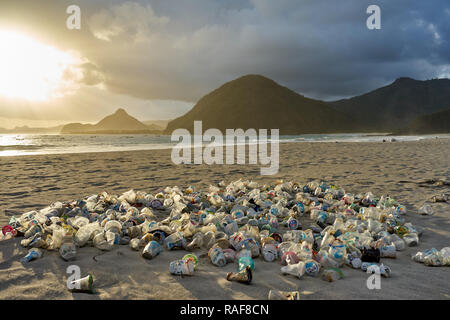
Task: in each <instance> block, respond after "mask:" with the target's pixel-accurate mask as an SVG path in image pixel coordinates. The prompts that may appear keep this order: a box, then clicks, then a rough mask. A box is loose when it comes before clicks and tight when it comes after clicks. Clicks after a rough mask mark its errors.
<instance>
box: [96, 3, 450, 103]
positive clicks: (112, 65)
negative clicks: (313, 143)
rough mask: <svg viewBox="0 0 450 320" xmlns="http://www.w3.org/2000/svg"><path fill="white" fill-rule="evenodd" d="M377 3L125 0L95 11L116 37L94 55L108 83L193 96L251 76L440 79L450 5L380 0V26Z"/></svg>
mask: <svg viewBox="0 0 450 320" xmlns="http://www.w3.org/2000/svg"><path fill="white" fill-rule="evenodd" d="M373 2H374V1H359V0H358V1H356V0H353V1H347V2H345V3H335V2H330V1H300V2H299V1H297V0H295V1H294V0H292V1H291V0H283V1H270V0H251V1H248V2H247V1H241V2H239V3H237V2H236V3H233V5H230V6H228V7H226V6H225V5H223V3H224V2H223V1H201V0H200V1H185V2H183V4H182V5H181V8H180V10H178V11H174V10H172V9H171V8H169V7H170V6H169V4H167V3H164V2H163V1H151V2H149V3H147V2H146V3H145V4H143V3H138V2H126V3H121V4H117V5H115V6H112V7H110V8H108V9H102V10H100V12H99V13H95V14H93V15H92V16H91V18H90V20H89V21H90V27H91V31H92V32H93V34H94V35H95V36H96V37H98V38H100V39H103V40H107V41H108V44H107V45H106V46H104V47H103V49H102V48H99V51H98V52H97V55H98V57H93V58H92V59H93V61H95V60H100V57H102V59H103V61H102V62H101V65H102V66H101V69H102V72H104V73H105V74H106V75H107V79H108V80H107V81H106V83H105V84H106V87H107V88H108V90H111V91H113V92H118V93H121V94H130V95H133V96H136V97H139V98H142V99H173V100H184V101H190V102H195V101H197V100H198V99H199V98H200V97H201V96H202V95H204V94H206V93H207V92H209V91H210V90H212V89H214V88H216V87H218V86H219V85H221V84H222V83H223V82H226V81H229V80H232V79H234V78H237V77H239V76H241V75H244V74H247V73H260V74H264V75H266V76H269V77H272V78H274V79H275V80H276V81H278V82H280V83H282V84H284V85H287V86H288V87H290V88H292V89H294V90H296V91H299V92H301V93H304V94H306V95H309V96H312V97H316V98H321V99H333V98H337V97H342V96H349V95H354V94H359V93H362V92H364V91H367V90H371V89H374V88H375V87H377V86H381V85H384V84H386V83H388V82H390V81H392V80H394V79H395V78H397V77H400V76H411V77H416V78H419V79H426V78H431V77H435V76H438V75H439V70H440V69H442V66H444V65H446V64H448V62H449V61H448V60H449V56H448V54H446V53H445V52H448V49H449V48H448V41H447V39H448V34H449V32H450V30H448V29H449V24H448V22H447V20H448V19H447V17H446V14H445V12H446V11H445V9H447V10H448V8H445V6H446V2H444V1H433V2H434V3H433V4H434V5H433V6H432V8H433V9H430V6H428V5H427V4H423V3H421V2H419V1H415V2H413V3H412V2H410V1H402V0H401V1H396V2H395V3H393V2H392V1H375V2H376V3H377V4H378V5H379V6H380V7H381V13H382V29H381V30H376V31H373V30H368V29H367V28H366V24H365V21H366V19H367V17H368V15H367V14H366V8H367V6H368V5H370V4H372V3H373ZM202 5H204V7H202ZM439 8H440V9H439ZM186 17H188V18H186ZM417 21H421V23H417ZM108 52H114V54H108ZM94 56H95V53H94ZM124 70H127V76H124Z"/></svg>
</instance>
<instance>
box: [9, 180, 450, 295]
mask: <svg viewBox="0 0 450 320" xmlns="http://www.w3.org/2000/svg"><path fill="white" fill-rule="evenodd" d="M405 212H406V209H405V207H404V206H402V205H400V204H398V203H397V202H396V201H395V200H394V199H393V198H391V197H389V196H381V197H380V198H378V197H376V196H375V195H374V194H372V193H371V192H367V193H365V194H351V193H347V192H346V191H345V190H344V189H342V188H340V187H338V186H335V185H328V184H326V183H324V182H317V181H312V182H309V183H307V184H306V185H302V184H299V183H296V182H283V181H276V183H275V185H260V184H258V183H256V182H252V181H242V180H238V181H234V182H232V183H230V184H229V185H226V184H225V183H223V182H221V183H219V184H218V185H210V186H209V189H208V190H207V191H197V190H195V189H194V188H193V187H189V188H187V189H185V190H182V189H180V188H179V187H166V188H165V189H163V190H160V191H159V192H158V193H156V194H149V193H145V192H140V191H134V190H130V191H128V192H126V193H124V194H122V195H121V196H113V195H110V194H108V193H106V192H103V193H101V194H97V195H92V196H89V197H86V198H84V199H81V200H76V201H71V202H64V203H63V202H55V203H53V204H52V205H50V206H49V207H47V208H45V209H42V210H40V211H31V212H27V213H24V214H22V215H21V216H19V217H12V218H11V220H10V222H9V224H8V225H7V226H4V227H3V229H2V234H1V237H2V238H1V239H8V238H12V237H23V240H22V241H21V245H22V246H23V247H26V248H29V249H30V251H29V253H28V254H27V256H26V257H24V259H23V261H24V262H26V261H31V260H33V259H37V258H40V257H41V256H42V249H45V250H59V252H60V255H61V257H62V258H63V259H65V260H73V259H76V255H77V250H79V249H80V248H82V247H84V246H94V247H96V248H98V249H100V250H112V249H113V248H114V247H115V246H119V245H129V246H130V248H131V249H132V250H136V251H140V253H141V255H142V256H143V257H144V258H146V259H154V258H156V257H157V256H158V255H159V254H160V253H161V251H162V250H176V249H182V250H186V251H194V250H204V252H206V251H207V252H208V257H209V259H210V261H211V263H212V264H214V265H216V266H217V267H223V266H224V265H226V264H228V263H237V270H236V272H230V273H228V274H227V275H226V278H227V279H228V280H230V281H238V282H242V283H246V284H250V283H251V281H252V278H253V276H254V272H255V259H257V258H258V259H264V260H265V261H268V262H275V261H279V262H280V263H281V265H282V266H281V270H280V272H281V273H282V274H286V275H292V276H295V277H298V278H301V277H303V276H304V275H306V276H313V277H314V276H318V275H319V274H321V275H322V278H323V279H324V280H326V281H336V280H338V279H340V278H342V277H343V276H344V274H343V272H342V270H341V268H342V267H343V266H348V267H351V268H355V269H361V270H363V271H366V270H368V269H370V267H371V266H378V267H379V269H380V270H381V274H382V275H383V276H386V277H389V276H390V274H391V270H390V268H389V267H388V266H386V265H384V264H380V259H381V258H395V257H396V256H397V251H401V250H404V249H405V248H406V246H416V245H418V243H419V236H420V234H421V230H420V229H419V228H418V227H415V226H413V225H412V224H411V223H407V222H406V221H405V219H404V218H403V217H402V216H403V214H404V213H405ZM158 217H164V219H162V218H161V219H159V218H158ZM447 253H448V252H447ZM447 257H448V255H447ZM424 260H425V261H428V260H427V259H426V258H424ZM447 262H448V260H447ZM197 265H198V259H197V256H196V255H194V254H187V255H186V256H184V257H183V259H181V260H177V261H173V262H171V263H170V266H169V268H170V272H171V273H172V274H177V275H192V274H193V273H194V270H195V268H196V267H197ZM278 296H280V295H278Z"/></svg>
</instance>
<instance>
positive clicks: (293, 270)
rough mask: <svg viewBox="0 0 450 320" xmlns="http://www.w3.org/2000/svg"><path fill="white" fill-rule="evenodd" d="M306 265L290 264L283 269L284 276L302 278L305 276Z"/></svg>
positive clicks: (300, 263)
mask: <svg viewBox="0 0 450 320" xmlns="http://www.w3.org/2000/svg"><path fill="white" fill-rule="evenodd" d="M305 272H306V271H305V263H304V262H298V263H296V264H288V265H287V266H284V267H281V273H282V274H290V275H293V276H294V277H297V278H299V279H300V278H301V277H302V276H303V275H304V274H305Z"/></svg>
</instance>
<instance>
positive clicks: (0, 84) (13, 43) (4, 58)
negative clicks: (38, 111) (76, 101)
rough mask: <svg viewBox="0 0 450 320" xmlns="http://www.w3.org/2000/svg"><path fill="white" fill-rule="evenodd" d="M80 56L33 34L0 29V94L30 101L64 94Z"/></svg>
mask: <svg viewBox="0 0 450 320" xmlns="http://www.w3.org/2000/svg"><path fill="white" fill-rule="evenodd" d="M76 63H77V58H76V57H75V56H74V55H72V54H70V53H67V52H64V51H60V50H58V49H56V48H54V47H52V46H48V45H45V44H42V43H40V42H38V41H36V40H34V39H33V38H31V37H28V36H26V35H23V34H20V33H17V32H14V31H9V30H8V31H5V30H0V96H4V97H8V98H18V99H24V100H29V101H42V100H48V99H50V98H52V97H54V96H58V95H61V94H62V90H63V89H64V88H65V87H66V86H67V83H66V81H65V76H66V75H67V71H68V70H70V68H71V66H72V65H74V64H76Z"/></svg>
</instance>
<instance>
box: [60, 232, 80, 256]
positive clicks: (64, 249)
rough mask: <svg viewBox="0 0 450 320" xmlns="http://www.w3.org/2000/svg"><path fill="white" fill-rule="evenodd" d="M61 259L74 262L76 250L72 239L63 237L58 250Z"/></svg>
mask: <svg viewBox="0 0 450 320" xmlns="http://www.w3.org/2000/svg"><path fill="white" fill-rule="evenodd" d="M59 254H60V256H61V258H63V259H64V260H66V261H71V260H75V258H76V255H77V248H76V246H75V244H74V243H73V241H72V237H65V238H64V242H63V244H62V245H61V247H60V249H59Z"/></svg>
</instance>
